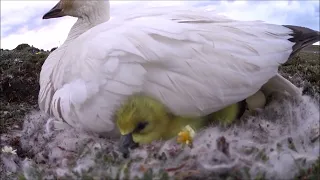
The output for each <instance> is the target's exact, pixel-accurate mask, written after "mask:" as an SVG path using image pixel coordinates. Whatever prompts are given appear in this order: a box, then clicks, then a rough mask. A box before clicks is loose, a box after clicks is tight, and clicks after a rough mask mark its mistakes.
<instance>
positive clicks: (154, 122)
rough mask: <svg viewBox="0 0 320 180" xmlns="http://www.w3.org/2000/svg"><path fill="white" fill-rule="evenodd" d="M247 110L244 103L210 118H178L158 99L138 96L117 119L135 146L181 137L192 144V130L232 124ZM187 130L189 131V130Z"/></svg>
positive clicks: (129, 102) (128, 101)
mask: <svg viewBox="0 0 320 180" xmlns="http://www.w3.org/2000/svg"><path fill="white" fill-rule="evenodd" d="M245 108H246V103H245V101H241V102H239V103H236V104H232V105H230V106H228V107H226V108H224V109H222V110H220V111H218V112H214V113H212V114H210V115H208V116H206V117H186V116H178V115H175V114H173V113H172V112H170V110H169V109H168V108H167V107H166V106H165V105H163V104H162V103H161V102H159V101H158V100H156V99H154V98H152V97H150V96H146V95H141V94H137V95H132V96H130V97H129V98H128V99H127V101H125V102H124V104H123V105H122V106H121V107H120V108H119V109H118V110H117V111H116V113H115V118H116V124H117V127H118V129H119V131H120V133H121V134H122V136H123V137H127V139H128V140H127V141H126V142H128V141H129V140H130V141H132V140H133V141H134V142H132V143H138V144H148V143H151V142H152V141H156V140H169V139H171V138H173V137H176V136H178V142H180V143H185V144H189V143H191V142H190V141H192V138H193V137H191V136H189V135H190V128H191V130H193V131H195V132H197V131H198V130H199V129H201V128H203V127H205V126H207V125H209V123H211V122H218V123H219V124H222V125H229V124H231V123H232V122H233V121H234V120H235V119H237V118H239V117H240V116H241V115H242V114H243V112H244V111H245ZM186 127H189V131H185V130H186ZM188 133H189V134H188ZM120 146H121V145H120Z"/></svg>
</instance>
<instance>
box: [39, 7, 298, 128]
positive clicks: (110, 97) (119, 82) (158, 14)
mask: <svg viewBox="0 0 320 180" xmlns="http://www.w3.org/2000/svg"><path fill="white" fill-rule="evenodd" d="M83 32H84V33H82V34H81V35H80V36H78V37H77V38H75V39H73V40H72V41H68V42H67V43H65V44H64V45H62V46H61V47H60V48H58V49H57V50H55V51H54V52H53V53H52V54H51V55H50V56H49V57H48V59H47V60H46V62H45V63H44V65H43V69H42V72H41V78H40V86H41V89H40V94H39V105H40V108H41V109H42V110H44V111H46V112H47V113H49V114H51V115H53V116H55V117H56V118H57V119H59V120H61V121H66V122H67V123H68V124H70V125H72V126H78V125H80V126H81V127H83V128H84V129H87V130H89V131H93V132H98V133H105V132H110V131H112V130H113V129H114V123H113V122H112V115H113V112H114V109H115V108H117V107H118V106H119V105H120V104H121V102H122V100H123V99H124V98H126V97H127V96H129V95H131V94H133V93H136V92H144V93H146V94H149V95H152V96H154V97H156V98H158V99H159V100H161V101H162V102H163V103H164V104H166V105H167V106H168V107H169V108H170V109H171V110H172V111H173V112H174V113H176V114H180V115H206V114H209V113H211V112H214V111H217V110H219V109H221V108H223V107H225V106H227V105H229V104H232V103H236V102H238V101H241V100H243V99H245V98H247V97H249V96H250V95H252V94H254V93H255V92H257V91H258V90H259V89H260V88H261V87H262V86H263V85H264V84H265V83H267V82H268V80H269V79H271V78H272V77H275V76H277V75H278V74H277V73H278V66H279V65H280V64H281V63H284V62H286V61H287V60H288V57H289V55H290V53H291V52H292V46H293V43H291V42H290V41H288V40H287V39H288V38H290V37H291V36H290V35H289V34H290V33H292V31H291V30H290V29H288V28H285V27H283V26H279V25H272V24H266V23H263V22H258V21H254V22H241V21H235V20H231V19H228V18H226V17H223V16H218V15H216V14H213V13H212V12H205V11H198V10H190V9H187V10H183V8H179V9H178V8H176V9H174V10H173V9H171V8H168V7H166V8H150V9H145V10H141V9H139V11H134V10H132V11H130V12H128V13H126V14H125V15H123V16H119V17H116V18H113V19H111V20H109V21H107V22H104V23H102V24H99V25H97V26H95V27H92V28H88V30H87V29H86V31H85V30H83Z"/></svg>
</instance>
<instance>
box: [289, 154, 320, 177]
mask: <svg viewBox="0 0 320 180" xmlns="http://www.w3.org/2000/svg"><path fill="white" fill-rule="evenodd" d="M300 179H303V180H319V179H320V156H319V157H318V159H317V161H316V162H315V163H314V164H313V165H312V167H311V168H309V169H301V170H300V172H299V174H298V175H297V176H296V177H295V180H300Z"/></svg>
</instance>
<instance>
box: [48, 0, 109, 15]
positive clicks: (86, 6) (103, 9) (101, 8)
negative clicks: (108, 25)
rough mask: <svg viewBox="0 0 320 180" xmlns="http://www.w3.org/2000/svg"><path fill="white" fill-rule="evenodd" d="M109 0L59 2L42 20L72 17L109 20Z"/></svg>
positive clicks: (66, 0) (63, 0)
mask: <svg viewBox="0 0 320 180" xmlns="http://www.w3.org/2000/svg"><path fill="white" fill-rule="evenodd" d="M109 8H110V7H109V0H60V1H59V2H58V3H57V4H56V5H55V6H54V7H53V8H52V9H51V10H49V11H48V12H47V13H45V14H44V16H43V17H42V18H43V19H52V18H59V17H63V16H72V17H77V18H82V19H84V18H88V19H92V18H96V16H103V17H108V18H109Z"/></svg>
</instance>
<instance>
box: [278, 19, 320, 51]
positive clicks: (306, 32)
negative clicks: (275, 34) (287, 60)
mask: <svg viewBox="0 0 320 180" xmlns="http://www.w3.org/2000/svg"><path fill="white" fill-rule="evenodd" d="M283 26H284V27H286V28H289V29H291V30H292V32H293V33H292V34H290V35H291V36H292V38H290V39H288V40H289V41H291V42H293V43H295V44H294V45H293V47H292V53H291V54H290V57H292V56H294V55H295V54H297V53H298V52H299V51H300V50H301V49H303V48H305V47H307V46H309V45H312V44H314V43H316V42H318V41H320V32H319V31H315V30H312V29H309V28H306V27H301V26H292V25H283Z"/></svg>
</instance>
